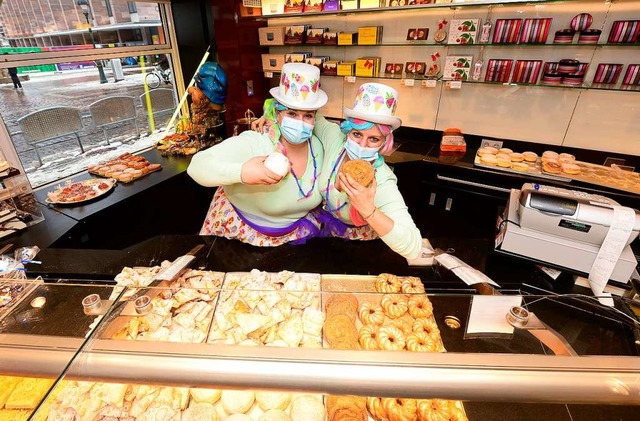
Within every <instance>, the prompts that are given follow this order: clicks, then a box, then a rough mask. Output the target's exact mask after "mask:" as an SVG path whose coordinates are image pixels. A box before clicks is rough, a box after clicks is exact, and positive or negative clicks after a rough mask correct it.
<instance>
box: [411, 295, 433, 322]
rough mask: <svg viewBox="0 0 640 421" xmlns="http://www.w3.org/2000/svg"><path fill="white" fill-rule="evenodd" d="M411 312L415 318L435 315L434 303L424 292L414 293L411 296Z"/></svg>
mask: <svg viewBox="0 0 640 421" xmlns="http://www.w3.org/2000/svg"><path fill="white" fill-rule="evenodd" d="M409 314H410V315H411V317H413V318H414V319H422V318H424V317H431V316H432V315H433V304H431V301H429V298H427V296H426V295H424V294H418V295H412V296H411V298H409Z"/></svg>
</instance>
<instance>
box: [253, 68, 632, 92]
mask: <svg viewBox="0 0 640 421" xmlns="http://www.w3.org/2000/svg"><path fill="white" fill-rule="evenodd" d="M263 73H264V75H265V77H266V78H272V77H276V76H278V77H279V75H280V72H265V71H263ZM321 77H323V78H327V77H329V78H347V77H350V76H336V75H325V74H323V75H321ZM351 77H354V78H356V79H381V80H403V79H405V80H406V79H409V80H411V79H412V80H414V81H416V82H420V83H421V82H422V81H423V80H424V81H426V80H435V81H436V82H437V83H447V82H450V81H448V80H442V79H433V78H430V77H425V76H423V75H415V76H409V75H406V74H404V73H403V74H402V75H390V74H379V75H378V76H351ZM462 84H463V85H465V84H473V85H493V86H505V87H508V86H522V87H538V88H556V89H583V90H600V91H624V92H640V85H621V84H620V83H617V84H605V83H588V82H585V83H583V84H582V85H577V86H572V85H562V84H558V85H546V84H541V83H511V82H485V81H474V80H465V81H462ZM416 86H417V85H416Z"/></svg>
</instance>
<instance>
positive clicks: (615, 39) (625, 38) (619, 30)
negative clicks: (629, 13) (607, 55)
mask: <svg viewBox="0 0 640 421" xmlns="http://www.w3.org/2000/svg"><path fill="white" fill-rule="evenodd" d="M639 37H640V20H617V21H615V22H613V26H611V32H609V41H608V42H610V43H612V44H617V43H628V42H638V39H639Z"/></svg>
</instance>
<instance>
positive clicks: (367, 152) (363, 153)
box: [344, 136, 381, 161]
mask: <svg viewBox="0 0 640 421" xmlns="http://www.w3.org/2000/svg"><path fill="white" fill-rule="evenodd" d="M344 147H345V149H346V150H347V155H349V158H351V159H364V160H365V161H376V160H377V159H378V156H379V155H378V151H379V150H380V148H381V146H380V147H377V148H366V147H364V146H360V145H359V144H358V142H356V141H355V140H353V139H351V138H350V137H349V136H347V143H346V144H345V146H344Z"/></svg>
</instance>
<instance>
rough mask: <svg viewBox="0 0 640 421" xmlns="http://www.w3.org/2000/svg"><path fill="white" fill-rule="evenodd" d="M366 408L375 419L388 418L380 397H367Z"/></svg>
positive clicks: (378, 420) (377, 420)
mask: <svg viewBox="0 0 640 421" xmlns="http://www.w3.org/2000/svg"><path fill="white" fill-rule="evenodd" d="M367 409H368V410H369V413H370V414H371V416H372V417H373V418H374V419H375V420H376V421H382V420H387V419H388V418H389V417H388V416H387V412H386V411H385V410H384V407H383V406H382V399H380V398H367Z"/></svg>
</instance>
